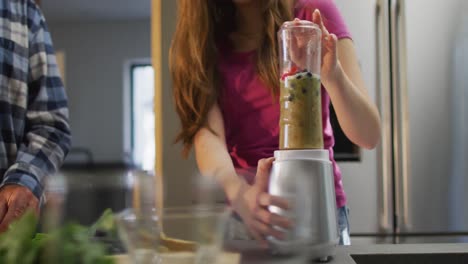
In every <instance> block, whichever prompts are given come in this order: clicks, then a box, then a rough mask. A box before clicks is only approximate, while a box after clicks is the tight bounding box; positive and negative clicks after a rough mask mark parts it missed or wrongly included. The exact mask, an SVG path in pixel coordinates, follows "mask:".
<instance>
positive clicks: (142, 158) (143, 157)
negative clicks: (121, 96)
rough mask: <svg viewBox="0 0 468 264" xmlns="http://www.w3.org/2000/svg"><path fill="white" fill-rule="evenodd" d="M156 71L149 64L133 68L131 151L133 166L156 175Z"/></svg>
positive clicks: (131, 82)
mask: <svg viewBox="0 0 468 264" xmlns="http://www.w3.org/2000/svg"><path fill="white" fill-rule="evenodd" d="M153 97H154V71H153V67H152V66H151V64H149V63H143V64H131V66H130V98H131V99H130V101H131V102H130V108H131V116H130V127H131V130H130V148H131V154H130V155H131V161H132V162H131V163H132V165H134V166H136V167H137V168H139V169H142V170H147V171H154V162H155V134H154V133H155V116H154V107H153Z"/></svg>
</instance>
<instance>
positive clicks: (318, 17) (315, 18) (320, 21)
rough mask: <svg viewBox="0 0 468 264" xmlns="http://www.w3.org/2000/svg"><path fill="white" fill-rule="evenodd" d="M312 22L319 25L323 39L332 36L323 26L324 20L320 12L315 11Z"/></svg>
mask: <svg viewBox="0 0 468 264" xmlns="http://www.w3.org/2000/svg"><path fill="white" fill-rule="evenodd" d="M312 22H314V23H315V24H317V25H319V27H320V30H322V35H323V37H326V36H328V35H329V34H330V33H329V32H328V29H327V28H326V27H325V25H324V24H323V19H322V15H321V14H320V10H318V9H315V11H314V13H313V14H312Z"/></svg>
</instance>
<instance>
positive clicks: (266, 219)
mask: <svg viewBox="0 0 468 264" xmlns="http://www.w3.org/2000/svg"><path fill="white" fill-rule="evenodd" d="M256 218H257V220H260V221H261V222H263V223H265V224H267V225H273V226H279V227H281V228H284V229H289V228H291V227H292V223H291V221H290V220H289V219H287V218H286V217H284V216H281V215H278V214H275V213H270V212H269V211H267V210H265V209H262V210H259V211H258V212H256Z"/></svg>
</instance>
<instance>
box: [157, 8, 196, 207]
mask: <svg viewBox="0 0 468 264" xmlns="http://www.w3.org/2000/svg"><path fill="white" fill-rule="evenodd" d="M161 2H162V6H161V8H162V10H161V11H162V12H161V13H162V78H163V83H162V87H163V91H162V101H163V102H162V103H163V117H162V119H163V121H162V122H163V138H164V143H163V173H164V175H163V177H164V185H165V192H164V193H165V205H166V206H179V205H188V204H190V203H191V197H192V190H193V188H192V184H191V183H192V179H193V177H194V176H195V175H196V174H197V168H196V163H195V160H194V157H193V155H191V156H190V157H189V158H188V159H187V160H185V159H183V158H182V156H181V150H182V149H181V146H180V144H177V145H174V144H173V142H174V138H175V135H176V134H177V132H178V130H179V119H178V117H177V114H176V112H175V111H174V105H173V102H172V87H171V85H172V84H171V78H170V74H169V68H168V53H169V47H170V44H171V40H172V35H173V33H174V29H175V22H176V10H177V9H176V2H177V1H164V0H163V1H161Z"/></svg>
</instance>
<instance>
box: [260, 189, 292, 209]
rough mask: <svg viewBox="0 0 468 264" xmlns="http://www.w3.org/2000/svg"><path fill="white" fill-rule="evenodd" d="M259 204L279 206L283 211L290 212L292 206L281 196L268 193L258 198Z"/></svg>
mask: <svg viewBox="0 0 468 264" xmlns="http://www.w3.org/2000/svg"><path fill="white" fill-rule="evenodd" d="M258 204H260V205H261V206H264V207H266V206H270V205H272V206H277V207H279V208H281V209H285V210H289V209H290V208H291V205H290V204H289V202H288V200H286V199H284V198H281V197H279V196H274V195H270V194H268V193H261V194H260V195H259V196H258Z"/></svg>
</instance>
